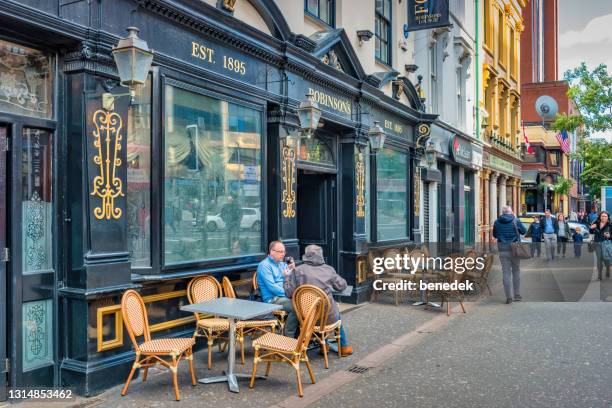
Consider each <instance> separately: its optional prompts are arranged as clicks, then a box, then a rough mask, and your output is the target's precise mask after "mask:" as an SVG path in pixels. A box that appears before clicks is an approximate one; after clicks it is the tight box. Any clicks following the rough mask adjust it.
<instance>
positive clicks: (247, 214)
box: [206, 208, 261, 232]
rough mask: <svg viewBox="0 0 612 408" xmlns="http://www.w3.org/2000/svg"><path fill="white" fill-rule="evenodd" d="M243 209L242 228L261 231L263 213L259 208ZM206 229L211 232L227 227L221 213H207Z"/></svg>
mask: <svg viewBox="0 0 612 408" xmlns="http://www.w3.org/2000/svg"><path fill="white" fill-rule="evenodd" d="M241 211H242V220H241V221H240V228H242V229H249V230H252V231H261V213H260V211H259V208H242V209H241ZM206 229H207V230H208V231H211V232H212V231H217V230H222V229H225V223H224V222H223V220H222V219H221V214H215V215H207V216H206Z"/></svg>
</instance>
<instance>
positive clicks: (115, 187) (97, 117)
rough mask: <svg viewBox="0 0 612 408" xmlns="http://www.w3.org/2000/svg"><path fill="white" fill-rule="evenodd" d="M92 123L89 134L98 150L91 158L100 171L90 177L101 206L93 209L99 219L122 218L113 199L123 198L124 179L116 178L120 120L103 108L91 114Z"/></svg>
mask: <svg viewBox="0 0 612 408" xmlns="http://www.w3.org/2000/svg"><path fill="white" fill-rule="evenodd" d="M92 120H93V124H94V126H95V127H96V129H95V130H94V131H93V133H92V135H93V138H94V147H95V148H96V149H97V153H98V154H96V155H94V157H93V161H94V163H95V164H97V165H98V166H99V169H100V174H98V175H97V176H95V177H94V179H93V186H92V188H93V191H92V192H91V195H92V196H97V197H99V198H100V199H101V200H102V204H101V206H100V207H96V208H94V211H93V212H94V216H95V217H96V218H97V219H99V220H102V219H107V220H110V219H111V218H114V219H119V218H121V214H122V211H121V208H118V207H115V199H116V198H117V197H123V195H124V194H123V182H122V181H121V178H119V177H117V175H116V174H117V169H118V168H119V167H121V164H122V163H121V158H120V157H119V151H120V150H121V140H122V139H123V137H122V136H121V128H122V126H123V121H122V120H121V116H119V115H118V114H117V113H115V112H109V111H106V110H103V109H99V110H97V111H96V112H95V113H94V114H93V118H92Z"/></svg>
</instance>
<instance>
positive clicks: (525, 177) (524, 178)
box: [521, 170, 538, 185]
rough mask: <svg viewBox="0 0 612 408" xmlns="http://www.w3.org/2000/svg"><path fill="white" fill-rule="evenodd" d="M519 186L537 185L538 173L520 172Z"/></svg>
mask: <svg viewBox="0 0 612 408" xmlns="http://www.w3.org/2000/svg"><path fill="white" fill-rule="evenodd" d="M521 184H523V185H526V184H533V185H536V184H538V171H537V170H523V171H522V172H521Z"/></svg>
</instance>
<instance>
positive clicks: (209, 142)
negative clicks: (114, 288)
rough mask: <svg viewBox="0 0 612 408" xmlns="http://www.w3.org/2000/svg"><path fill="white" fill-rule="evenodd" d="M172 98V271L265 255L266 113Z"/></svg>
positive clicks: (172, 93)
mask: <svg viewBox="0 0 612 408" xmlns="http://www.w3.org/2000/svg"><path fill="white" fill-rule="evenodd" d="M165 95H166V96H165V109H166V112H165V117H166V128H165V137H164V140H165V159H166V161H165V200H164V225H165V228H164V230H165V232H164V235H165V263H166V264H171V263H177V262H188V261H196V260H204V259H212V258H219V257H226V256H235V255H245V254H252V253H258V252H261V250H262V236H261V113H260V112H259V111H256V110H254V109H250V108H247V107H244V106H240V105H236V104H232V103H228V102H225V101H221V100H218V99H214V98H211V97H208V96H204V95H200V94H196V93H193V92H189V91H185V90H182V89H180V88H176V87H173V86H169V85H168V86H166V88H165Z"/></svg>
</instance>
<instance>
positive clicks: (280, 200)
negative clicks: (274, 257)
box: [267, 108, 300, 259]
mask: <svg viewBox="0 0 612 408" xmlns="http://www.w3.org/2000/svg"><path fill="white" fill-rule="evenodd" d="M298 128H299V122H298V118H297V115H296V114H295V112H293V111H291V110H288V109H285V110H281V109H279V108H275V109H273V110H270V111H268V138H267V144H268V196H267V198H268V230H267V231H268V234H267V235H268V241H273V240H281V241H283V243H284V244H285V248H286V250H287V255H290V256H293V257H294V258H295V259H299V256H300V248H299V245H298V238H297V153H298V152H297V137H298Z"/></svg>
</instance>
